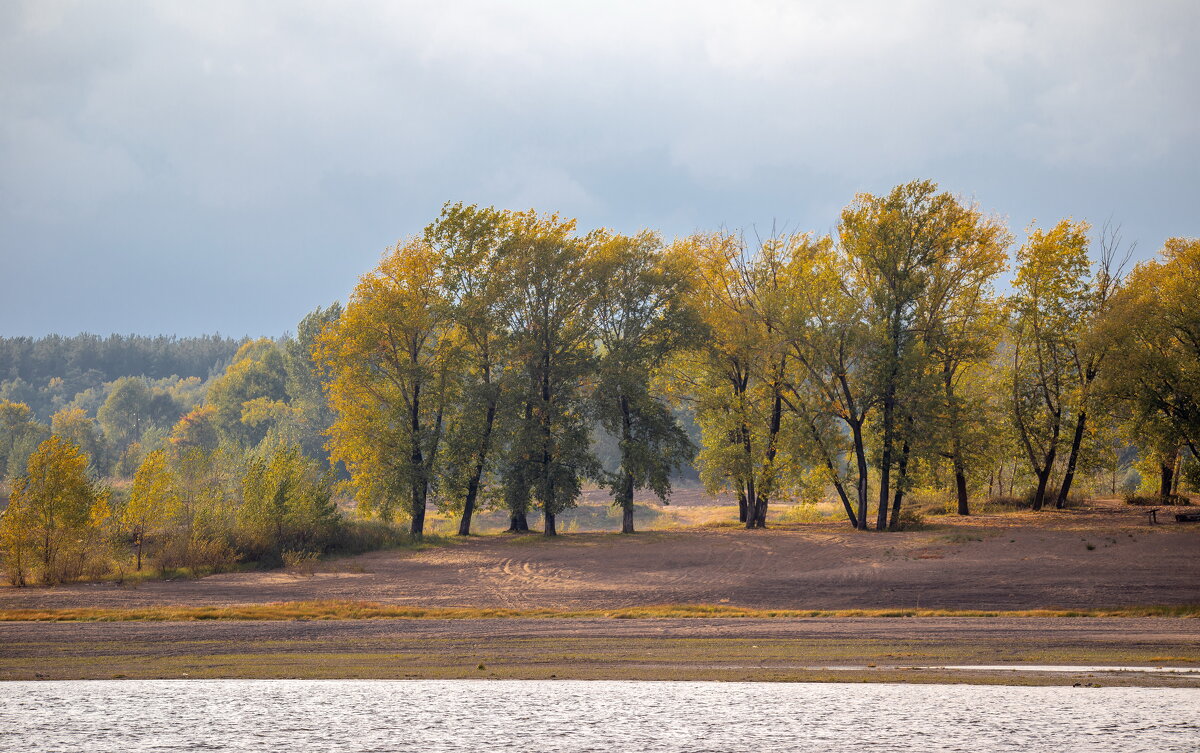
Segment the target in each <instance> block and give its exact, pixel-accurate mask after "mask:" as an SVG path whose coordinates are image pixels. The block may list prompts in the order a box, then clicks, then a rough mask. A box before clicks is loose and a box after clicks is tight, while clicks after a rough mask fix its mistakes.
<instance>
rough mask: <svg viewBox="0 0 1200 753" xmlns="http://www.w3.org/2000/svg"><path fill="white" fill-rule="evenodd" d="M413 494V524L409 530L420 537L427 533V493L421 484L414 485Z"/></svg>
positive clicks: (416, 536) (414, 535)
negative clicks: (425, 493)
mask: <svg viewBox="0 0 1200 753" xmlns="http://www.w3.org/2000/svg"><path fill="white" fill-rule="evenodd" d="M412 496H413V501H412V526H411V527H410V528H409V532H410V533H411V534H412V535H413V537H414V538H418V539H419V538H421V537H422V536H424V535H425V495H424V494H422V493H421V490H420V487H419V486H414V487H413V492H412Z"/></svg>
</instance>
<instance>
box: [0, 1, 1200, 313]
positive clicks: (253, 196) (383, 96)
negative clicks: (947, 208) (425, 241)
mask: <svg viewBox="0 0 1200 753" xmlns="http://www.w3.org/2000/svg"><path fill="white" fill-rule="evenodd" d="M445 5H446V7H435V4H429V3H408V4H404V3H394V2H347V3H337V4H333V3H304V2H287V3H282V2H281V3H277V4H270V3H220V2H213V3H105V4H99V3H87V2H78V3H74V2H67V3H58V2H49V1H48V0H38V1H37V2H30V3H24V4H22V3H17V4H9V5H6V6H4V8H3V9H2V10H0V101H2V102H3V103H4V106H3V108H2V109H0V194H2V195H3V202H0V254H2V256H3V268H4V270H5V275H4V276H5V280H4V285H3V290H4V293H3V295H2V296H0V333H3V334H43V333H46V332H50V331H60V332H67V333H71V332H76V331H79V330H84V329H86V330H91V331H98V332H109V331H114V330H115V331H139V332H178V333H181V334H184V333H196V332H202V331H211V330H214V329H220V330H221V331H224V332H228V333H232V334H242V333H255V334H257V333H271V334H274V333H278V332H281V331H283V330H285V329H288V328H289V327H291V326H292V325H293V323H294V322H295V321H296V320H297V319H298V318H299V317H300V316H301V315H302V314H303V313H304V312H305V311H307V310H309V309H311V308H312V307H314V306H316V305H318V304H325V303H328V302H329V301H331V300H333V299H335V298H344V297H345V295H346V294H347V292H348V291H349V289H350V288H351V287H352V285H353V282H354V280H355V278H356V277H357V275H359V274H361V273H362V272H363V271H365V270H366V269H368V268H369V267H370V266H371V265H372V264H373V263H374V261H375V259H376V258H377V257H378V255H379V253H380V252H381V251H382V250H383V249H384V247H385V246H387V245H388V244H390V243H393V242H394V241H395V240H396V239H397V238H400V237H402V236H404V235H407V234H410V233H414V232H417V231H418V230H419V229H420V228H421V226H422V225H424V224H425V223H426V222H427V221H429V220H430V219H431V218H432V217H433V216H435V215H436V213H437V211H438V208H439V206H440V205H441V204H442V202H444V201H446V200H460V199H461V200H465V201H470V202H481V203H489V204H497V205H500V206H506V207H514V208H525V207H529V206H535V207H537V208H539V209H547V210H551V209H552V210H558V211H561V212H563V213H566V214H570V215H574V216H578V217H579V219H580V222H581V225H583V226H588V227H590V226H599V225H607V226H611V227H615V228H618V229H624V230H633V229H636V228H638V227H641V226H651V227H656V228H659V229H661V230H663V231H664V232H665V233H667V234H668V235H672V234H682V233H687V232H690V231H692V230H694V229H697V228H712V227H716V226H719V225H725V226H730V227H747V226H750V225H757V226H759V227H765V226H769V225H770V224H771V223H772V222H773V221H778V222H780V223H786V224H787V225H788V226H790V227H798V228H804V229H808V228H811V229H814V230H818V231H824V230H829V229H830V228H832V226H833V225H834V223H835V222H836V217H837V212H838V210H839V209H840V207H841V206H843V205H844V204H846V203H847V202H848V201H849V200H850V199H851V197H852V196H853V194H854V192H856V191H863V190H865V191H876V192H877V191H884V190H887V188H888V187H890V186H891V185H893V184H894V183H897V182H900V181H904V180H909V179H911V178H914V177H929V178H933V179H935V180H937V181H939V182H940V183H942V185H943V186H944V187H946V188H948V189H950V190H953V191H956V192H959V193H963V194H965V195H968V196H972V197H974V198H975V199H976V200H978V201H979V202H980V203H981V204H982V205H983V206H984V207H985V208H987V209H989V210H991V211H995V212H998V213H1001V214H1004V215H1007V216H1008V218H1009V221H1010V223H1011V225H1012V226H1013V229H1014V231H1017V232H1018V234H1019V233H1020V231H1021V230H1022V229H1023V228H1024V227H1025V226H1026V225H1027V223H1028V222H1029V221H1030V220H1031V219H1033V218H1035V217H1036V218H1039V219H1040V220H1042V221H1043V222H1050V221H1053V220H1055V219H1057V218H1058V217H1061V216H1067V215H1071V216H1075V217H1085V218H1088V219H1091V220H1093V221H1094V222H1096V223H1100V222H1103V221H1104V219H1105V218H1107V217H1108V216H1109V215H1110V214H1111V215H1112V216H1113V217H1114V219H1116V220H1118V221H1120V222H1123V223H1124V227H1125V234H1126V236H1127V237H1128V238H1131V239H1137V240H1138V241H1139V248H1140V250H1141V255H1143V256H1145V255H1147V254H1149V253H1151V252H1152V251H1153V250H1154V249H1155V248H1157V247H1158V246H1159V245H1160V244H1161V241H1162V240H1163V238H1165V237H1168V236H1171V235H1197V234H1200V227H1198V224H1200V220H1198V219H1197V215H1196V212H1195V207H1196V206H1198V205H1200V184H1198V182H1197V179H1196V168H1197V166H1198V165H1200V159H1198V157H1200V153H1198V148H1197V143H1196V133H1195V124H1196V123H1197V122H1200V119H1198V117H1197V116H1198V115H1200V105H1198V104H1197V98H1196V96H1195V92H1196V83H1197V75H1196V73H1195V72H1196V71H1197V70H1200V53H1197V52H1196V49H1195V46H1194V45H1189V44H1188V43H1187V42H1188V40H1192V39H1195V38H1196V35H1197V32H1198V31H1200V28H1198V27H1200V23H1198V19H1200V12H1198V11H1197V10H1195V9H1194V6H1193V4H1191V3H1188V2H1174V3H1171V2H1163V3H1145V4H1140V5H1139V6H1136V7H1135V6H1134V5H1133V4H1129V3H1101V2H1074V3H1072V2H1063V3H1035V2H1009V3H993V4H988V6H987V7H986V8H985V7H984V6H976V5H975V4H968V3H949V2H946V3H933V2H899V3H897V2H886V3H885V2H849V3H826V4H815V3H791V2H752V3H738V4H728V3H719V2H659V3H615V4H614V3H550V2H547V3H532V2H529V3H495V2H461V3H451V4H445Z"/></svg>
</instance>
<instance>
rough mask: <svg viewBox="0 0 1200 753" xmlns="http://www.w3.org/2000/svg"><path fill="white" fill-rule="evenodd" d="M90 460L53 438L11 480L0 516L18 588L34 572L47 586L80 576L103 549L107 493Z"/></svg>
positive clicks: (69, 444)
mask: <svg viewBox="0 0 1200 753" xmlns="http://www.w3.org/2000/svg"><path fill="white" fill-rule="evenodd" d="M87 469H88V457H87V455H85V454H84V453H83V451H82V450H81V449H80V448H79V446H78V445H76V444H75V443H73V442H70V441H68V440H66V439H63V438H62V437H59V436H51V437H50V438H49V439H47V440H46V441H45V442H42V443H41V445H39V446H38V448H37V450H36V451H35V452H34V453H33V454H32V455H30V456H29V463H28V466H27V470H26V472H25V473H24V474H22V475H20V476H17V477H15V478H14V479H13V481H12V493H11V497H10V501H9V505H8V509H6V510H5V511H4V516H3V518H0V545H2V546H3V548H4V551H5V568H6V570H7V572H8V577H9V580H10V581H12V583H13V585H17V586H23V585H25V584H26V582H27V580H28V577H29V575H30V573H32V572H33V571H34V570H35V569H36V570H37V571H38V572H39V573H40V576H41V580H42V582H44V583H59V582H62V581H63V580H68V579H70V578H74V577H78V576H79V575H80V574H81V572H82V569H83V565H84V563H85V562H86V560H87V558H88V557H89V556H90V555H92V554H93V553H94V552H93V548H94V547H96V546H98V545H99V540H100V535H99V534H100V532H101V530H102V526H103V522H104V520H105V519H106V518H107V517H108V492H107V490H106V489H105V488H104V487H102V486H101V485H99V484H98V483H96V482H95V481H93V480H92V479H91V478H90V477H89V476H88V470H87Z"/></svg>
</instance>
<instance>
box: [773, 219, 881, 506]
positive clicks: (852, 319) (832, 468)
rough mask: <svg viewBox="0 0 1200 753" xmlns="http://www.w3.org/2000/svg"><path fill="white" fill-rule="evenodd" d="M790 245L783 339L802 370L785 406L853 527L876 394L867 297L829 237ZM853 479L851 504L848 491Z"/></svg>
mask: <svg viewBox="0 0 1200 753" xmlns="http://www.w3.org/2000/svg"><path fill="white" fill-rule="evenodd" d="M790 246H791V248H790V251H789V254H788V267H787V271H786V275H787V283H786V289H787V290H788V296H787V298H786V305H785V306H783V307H782V309H781V310H780V316H781V329H782V332H783V334H784V341H785V342H786V344H787V347H788V351H789V353H790V354H791V356H792V358H793V361H794V362H795V363H796V364H797V365H798V368H797V371H796V373H795V374H793V375H791V376H790V378H789V379H788V381H787V384H786V392H785V395H786V401H787V405H788V407H789V408H790V409H791V410H792V411H793V412H794V413H796V415H797V417H798V420H799V423H800V424H801V431H800V432H798V434H799V435H800V436H807V438H808V439H809V440H810V443H808V448H809V453H808V454H809V455H811V456H812V459H813V460H814V461H815V462H816V464H817V465H818V467H823V468H824V469H825V471H826V473H827V475H828V478H829V480H830V482H831V483H832V484H833V486H834V489H835V490H836V491H837V494H838V497H839V498H840V499H841V502H842V506H843V508H844V509H845V512H846V517H847V519H848V520H849V522H850V525H852V526H854V527H855V528H859V529H862V530H865V529H866V527H867V506H868V497H867V481H868V458H867V445H866V437H865V426H866V421H867V418H868V416H869V415H870V414H871V411H872V410H873V409H874V407H875V405H876V403H877V398H876V395H875V393H874V392H873V390H872V380H871V371H870V365H871V356H872V350H871V346H872V343H871V339H870V325H869V322H868V320H867V317H866V312H865V306H864V301H863V298H862V296H860V295H858V294H857V291H855V290H854V289H852V288H851V287H850V286H848V285H847V284H846V281H845V279H844V270H845V269H846V267H847V262H846V260H845V258H844V256H843V253H842V251H841V250H840V249H838V248H837V247H835V246H834V245H833V243H832V240H831V239H830V238H828V237H824V238H818V239H812V238H809V237H808V236H797V237H796V238H794V239H793V240H792V242H791V243H790ZM847 436H848V438H849V442H850V445H849V447H846V446H845V440H846V438H847ZM846 456H849V458H850V459H849V462H847V461H846V460H845V459H844V458H845V457H846ZM851 482H853V487H852V488H853V492H854V500H853V502H851V499H850V495H849V494H848V493H847V487H848V486H850V484H851ZM855 508H857V509H855Z"/></svg>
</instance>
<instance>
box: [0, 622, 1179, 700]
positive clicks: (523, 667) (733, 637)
mask: <svg viewBox="0 0 1200 753" xmlns="http://www.w3.org/2000/svg"><path fill="white" fill-rule="evenodd" d="M0 646H2V647H3V648H2V649H0V679H5V680H31V679H55V680H61V679H114V678H118V679H121V678H130V679H151V678H193V679H194V678H310V679H316V678H362V679H385V678H386V679H452V678H474V679H586V680H599V679H610V680H727V681H737V680H753V681H792V682H797V681H808V682H909V683H964V682H965V683H976V684H1006V685H1077V684H1078V685H1104V686H1111V685H1134V686H1155V687H1200V673H1197V674H1191V673H1168V672H1161V673H1156V672H1153V671H1151V672H1105V671H1096V670H1095V669H1093V668H1095V667H1105V666H1121V667H1143V668H1147V669H1151V670H1153V669H1154V668H1155V667H1177V668H1186V669H1200V620H1196V619H1188V618H1161V617H1151V618H1141V617H1127V618H1104V617H1090V618H1070V617H1056V618H1048V617H1002V618H997V617H989V618H970V617H908V618H897V617H893V618H885V617H871V618H862V617H828V618H804V619H795V618H774V619H760V618H682V619H680V618H674V619H672V618H660V619H606V618H555V619H523V618H510V619H455V620H444V619H420V620H405V619H371V620H330V621H302V620H293V621H259V620H239V621H211V622H210V621H202V622H90V623H33V622H5V623H0ZM1046 665H1059V666H1061V665H1077V666H1080V667H1081V668H1080V670H1079V671H1053V670H1050V669H1044V670H1041V671H1037V670H1034V671H1025V670H1021V671H1014V670H1016V669H1019V668H1020V667H1021V666H1026V667H1029V666H1042V667H1046ZM963 666H968V667H972V666H973V667H977V668H973V669H946V668H945V667H963ZM979 667H982V668H979ZM1001 667H1003V668H1001Z"/></svg>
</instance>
